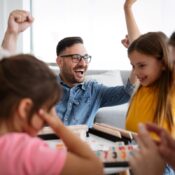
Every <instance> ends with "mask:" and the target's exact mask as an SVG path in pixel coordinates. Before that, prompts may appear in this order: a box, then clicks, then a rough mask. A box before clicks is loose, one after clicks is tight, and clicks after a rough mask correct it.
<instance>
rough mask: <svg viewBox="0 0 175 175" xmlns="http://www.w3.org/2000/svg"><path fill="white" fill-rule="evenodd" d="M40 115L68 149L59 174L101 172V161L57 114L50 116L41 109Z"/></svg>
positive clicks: (78, 174) (97, 173)
mask: <svg viewBox="0 0 175 175" xmlns="http://www.w3.org/2000/svg"><path fill="white" fill-rule="evenodd" d="M39 114H40V116H41V117H42V118H43V119H44V120H45V121H46V122H47V124H48V125H49V126H50V127H51V128H52V129H53V130H54V131H55V133H56V134H57V135H58V136H59V137H60V138H61V139H62V140H63V142H64V144H65V145H66V147H67V149H68V155H67V158H66V161H65V165H64V167H63V171H62V173H61V175H69V174H76V175H86V174H87V175H90V174H93V175H95V174H96V175H101V174H103V166H102V162H100V160H99V159H98V158H97V157H96V155H95V153H93V151H92V150H91V149H90V147H89V146H88V145H87V144H86V143H85V142H83V141H81V140H80V139H79V138H78V137H77V136H76V135H75V134H73V133H72V132H71V131H70V130H69V129H68V128H66V127H65V126H64V124H63V123H62V122H61V121H60V119H59V118H58V116H56V115H54V116H51V115H50V114H47V113H45V112H44V111H43V110H40V112H39Z"/></svg>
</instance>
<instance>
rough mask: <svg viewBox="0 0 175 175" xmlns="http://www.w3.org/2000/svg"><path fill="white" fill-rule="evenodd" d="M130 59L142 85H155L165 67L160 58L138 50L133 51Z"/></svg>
mask: <svg viewBox="0 0 175 175" xmlns="http://www.w3.org/2000/svg"><path fill="white" fill-rule="evenodd" d="M129 59H130V62H131V65H132V66H133V70H134V73H135V75H136V76H137V78H138V79H139V81H140V83H141V85H142V86H151V85H153V84H154V83H155V82H156V81H157V80H158V79H159V77H160V75H161V73H162V71H163V69H164V66H163V64H162V62H161V61H160V60H158V59H157V58H155V57H153V56H149V55H145V54H142V53H139V52H137V51H133V52H131V53H130V54H129Z"/></svg>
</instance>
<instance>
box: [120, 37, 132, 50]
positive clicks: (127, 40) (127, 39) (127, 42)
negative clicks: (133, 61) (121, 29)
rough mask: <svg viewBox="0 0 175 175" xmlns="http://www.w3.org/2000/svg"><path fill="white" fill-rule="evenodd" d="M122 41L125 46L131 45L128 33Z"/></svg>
mask: <svg viewBox="0 0 175 175" xmlns="http://www.w3.org/2000/svg"><path fill="white" fill-rule="evenodd" d="M121 43H122V44H123V46H124V47H126V48H128V47H129V44H130V43H129V38H128V35H126V36H125V38H124V39H122V40H121Z"/></svg>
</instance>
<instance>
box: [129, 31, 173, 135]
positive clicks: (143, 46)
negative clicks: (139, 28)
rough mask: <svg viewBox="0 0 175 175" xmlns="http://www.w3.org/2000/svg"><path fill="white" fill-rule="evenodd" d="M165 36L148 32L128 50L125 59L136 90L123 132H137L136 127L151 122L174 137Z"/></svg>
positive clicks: (170, 83) (170, 68) (169, 62)
mask: <svg viewBox="0 0 175 175" xmlns="http://www.w3.org/2000/svg"><path fill="white" fill-rule="evenodd" d="M166 40H167V38H166V36H165V35H164V34H163V33H161V32H149V33H147V34H144V35H142V36H140V37H139V38H138V39H136V40H135V41H134V42H133V43H131V45H130V47H129V48H128V56H129V59H130V62H131V64H132V66H133V69H134V72H135V74H136V76H137V78H138V79H139V81H140V86H139V88H138V90H137V91H136V93H135V94H134V96H133V98H132V100H131V104H130V107H129V110H128V113H127V119H126V128H127V129H129V130H132V131H135V132H137V127H138V123H140V122H142V123H147V122H154V123H156V124H158V125H159V126H162V127H163V128H165V129H167V130H168V131H169V132H170V133H171V134H172V136H175V126H174V118H173V116H175V108H174V107H175V98H174V97H175V96H174V90H173V62H172V61H170V59H169V56H168V46H167V43H166Z"/></svg>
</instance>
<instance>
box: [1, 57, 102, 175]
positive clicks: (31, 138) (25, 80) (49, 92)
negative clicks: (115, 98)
mask: <svg viewBox="0 0 175 175" xmlns="http://www.w3.org/2000/svg"><path fill="white" fill-rule="evenodd" d="M59 98H60V87H59V85H58V84H57V81H56V77H55V75H54V74H53V73H52V72H51V70H49V68H48V67H47V65H45V64H44V63H43V62H41V61H39V60H37V59H36V58H35V57H34V56H31V55H25V54H21V55H16V56H13V57H9V58H4V59H2V60H0V150H1V156H0V165H1V168H0V174H6V175H11V174H18V175H23V174H25V175H27V174H32V175H35V174H36V175H39V174H61V175H64V174H76V175H77V174H79V175H82V174H87V175H89V174H103V171H102V170H103V168H102V163H100V161H99V160H98V159H97V158H96V155H95V154H94V153H93V152H92V151H91V149H90V148H89V147H88V146H87V145H86V144H85V143H83V142H82V141H81V140H80V139H79V138H77V136H75V135H74V134H72V133H71V132H70V131H69V130H68V129H67V128H66V127H65V126H64V125H63V124H62V123H61V122H60V120H59V118H58V117H57V116H56V115H55V111H54V107H53V106H54V105H55V104H56V103H57V101H58V100H59ZM45 123H47V124H48V125H50V127H52V128H53V130H54V131H55V133H56V134H57V135H58V136H59V137H60V138H61V139H62V140H63V141H64V143H65V145H66V146H67V151H66V150H65V149H62V150H56V149H55V150H54V149H51V148H49V147H48V145H47V144H46V143H45V142H44V141H42V140H40V139H39V138H37V137H35V136H36V135H37V133H38V131H39V130H40V129H41V128H42V127H43V126H44V125H45ZM70 138H71V141H70ZM80 148H81V149H80Z"/></svg>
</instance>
